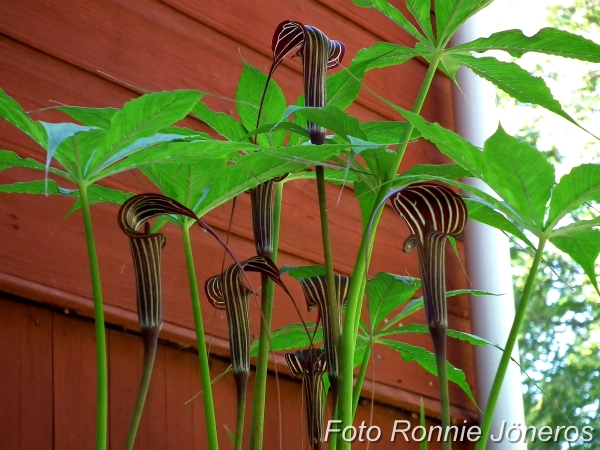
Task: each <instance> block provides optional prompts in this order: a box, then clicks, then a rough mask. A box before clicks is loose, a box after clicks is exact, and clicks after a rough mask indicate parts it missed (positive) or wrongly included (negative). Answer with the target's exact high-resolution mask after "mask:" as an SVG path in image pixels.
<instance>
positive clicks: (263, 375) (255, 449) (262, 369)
mask: <svg viewBox="0 0 600 450" xmlns="http://www.w3.org/2000/svg"><path fill="white" fill-rule="evenodd" d="M282 198H283V183H275V202H274V208H273V252H272V253H271V259H272V260H273V262H274V263H275V264H277V247H278V245H279V230H280V219H281V201H282ZM261 284H262V292H261V305H260V309H261V311H262V320H261V322H260V338H259V341H258V360H257V362H256V375H255V376H256V379H255V380H254V400H253V404H252V427H251V430H250V449H251V450H262V447H263V445H262V444H263V433H264V428H265V401H266V395H267V368H268V364H269V340H270V334H271V319H272V317H273V296H274V294H275V284H274V283H273V281H271V279H270V278H269V277H268V276H267V275H265V274H262V275H261Z"/></svg>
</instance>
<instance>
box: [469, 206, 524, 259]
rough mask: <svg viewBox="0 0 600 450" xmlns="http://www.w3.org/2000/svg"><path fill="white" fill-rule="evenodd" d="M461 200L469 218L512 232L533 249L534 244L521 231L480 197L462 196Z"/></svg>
mask: <svg viewBox="0 0 600 450" xmlns="http://www.w3.org/2000/svg"><path fill="white" fill-rule="evenodd" d="M463 200H464V201H465V204H466V205H467V210H468V211H469V219H473V220H476V221H477V222H481V223H484V224H486V225H489V226H491V227H494V228H496V229H498V230H501V231H505V232H507V233H509V234H512V235H513V236H515V237H517V238H519V239H521V240H522V241H523V242H525V243H526V244H527V245H528V246H529V247H530V248H532V249H535V246H534V245H533V244H532V243H531V242H530V241H529V239H527V237H526V236H525V235H524V234H523V232H522V231H521V230H519V228H518V227H517V226H516V225H515V224H513V223H512V222H511V221H510V220H508V219H507V218H506V217H505V216H503V215H502V214H500V213H499V212H498V211H496V210H495V209H494V208H493V207H492V206H490V205H488V204H487V203H486V202H484V201H483V200H481V199H472V198H463Z"/></svg>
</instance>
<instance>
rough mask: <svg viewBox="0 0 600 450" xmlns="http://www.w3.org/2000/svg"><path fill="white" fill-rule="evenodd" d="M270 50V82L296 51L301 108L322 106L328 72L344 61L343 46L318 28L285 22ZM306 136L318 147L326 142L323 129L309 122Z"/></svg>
mask: <svg viewBox="0 0 600 450" xmlns="http://www.w3.org/2000/svg"><path fill="white" fill-rule="evenodd" d="M271 48H272V50H273V64H272V65H271V70H270V71H269V79H270V78H271V76H272V75H273V72H274V71H275V69H276V68H277V66H279V64H281V63H282V62H283V60H284V59H285V57H286V56H287V55H289V54H290V53H292V52H293V51H296V50H297V53H296V56H300V57H301V58H302V68H303V74H304V105H305V106H316V107H320V106H324V105H325V102H326V100H327V98H326V97H327V94H326V90H325V79H326V76H327V69H333V68H335V67H337V66H339V65H340V63H341V62H342V59H343V58H344V51H345V47H344V44H342V43H341V42H340V41H334V40H331V39H329V38H328V37H327V36H326V35H325V34H324V33H323V32H322V31H321V30H319V29H318V28H315V27H313V26H310V25H302V24H301V23H300V22H293V21H291V20H286V21H283V22H281V23H280V24H279V25H278V26H277V29H276V30H275V33H274V34H273V42H272V44H271ZM267 83H268V80H267ZM308 133H309V135H310V140H311V142H312V143H313V144H317V145H319V144H323V143H324V142H325V129H324V128H323V127H321V126H320V125H317V124H314V123H311V122H308Z"/></svg>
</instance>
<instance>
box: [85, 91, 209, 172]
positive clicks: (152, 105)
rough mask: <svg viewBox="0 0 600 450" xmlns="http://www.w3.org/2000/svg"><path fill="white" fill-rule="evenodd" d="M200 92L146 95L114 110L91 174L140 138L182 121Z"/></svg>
mask: <svg viewBox="0 0 600 450" xmlns="http://www.w3.org/2000/svg"><path fill="white" fill-rule="evenodd" d="M202 95H203V94H202V93H201V92H199V91H191V90H181V91H171V92H155V93H150V94H145V95H143V96H141V97H139V98H136V99H134V100H131V101H129V102H127V103H126V104H125V105H124V106H123V108H122V109H120V110H119V111H117V112H116V113H115V114H114V115H113V116H112V117H111V121H110V126H109V127H108V128H107V129H106V132H105V134H104V136H103V138H102V140H101V141H100V143H99V145H98V149H97V151H96V152H95V153H94V154H93V156H92V158H91V160H90V162H89V167H90V171H92V172H93V171H94V169H95V168H96V167H98V166H101V165H102V163H103V162H105V161H107V160H108V159H110V158H111V157H112V156H114V155H115V154H117V153H119V152H120V151H121V150H123V149H126V148H128V147H130V146H131V145H132V144H133V143H134V142H136V141H137V140H139V139H142V138H147V137H151V136H153V135H154V134H156V133H157V132H159V131H160V130H162V129H163V128H165V127H168V126H170V125H172V124H174V123H175V122H177V121H179V120H181V119H183V118H184V117H185V116H186V115H188V113H189V112H190V111H191V110H192V108H193V107H194V106H195V105H196V104H197V103H198V100H200V98H201V97H202Z"/></svg>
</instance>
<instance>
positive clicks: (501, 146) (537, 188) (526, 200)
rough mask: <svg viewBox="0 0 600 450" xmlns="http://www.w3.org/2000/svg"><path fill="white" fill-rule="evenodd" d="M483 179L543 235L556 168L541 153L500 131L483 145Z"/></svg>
mask: <svg viewBox="0 0 600 450" xmlns="http://www.w3.org/2000/svg"><path fill="white" fill-rule="evenodd" d="M483 161H484V162H485V164H484V165H483V179H484V180H485V181H486V182H487V183H488V184H489V185H490V186H491V187H492V188H493V189H494V190H495V191H496V192H497V193H498V194H500V196H501V197H502V198H503V199H504V200H506V201H507V202H508V203H509V204H510V205H511V206H512V207H513V208H514V209H515V210H516V211H518V212H519V214H520V215H521V217H522V218H524V219H526V220H527V221H529V222H530V223H531V224H532V228H533V229H531V231H538V232H539V231H541V230H542V229H543V224H544V214H545V212H546V204H547V203H548V200H549V199H550V193H551V191H552V188H553V187H554V167H553V166H552V164H550V162H549V161H548V159H547V158H546V157H545V156H544V155H543V154H542V153H540V152H539V151H537V150H536V149H534V148H533V147H531V146H530V145H529V144H527V143H525V142H519V140H517V139H516V138H514V137H512V136H509V135H508V134H506V133H505V132H504V130H503V129H502V128H498V130H497V131H496V133H494V135H493V136H491V137H490V138H489V139H488V140H487V141H486V142H485V144H484V151H483Z"/></svg>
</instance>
